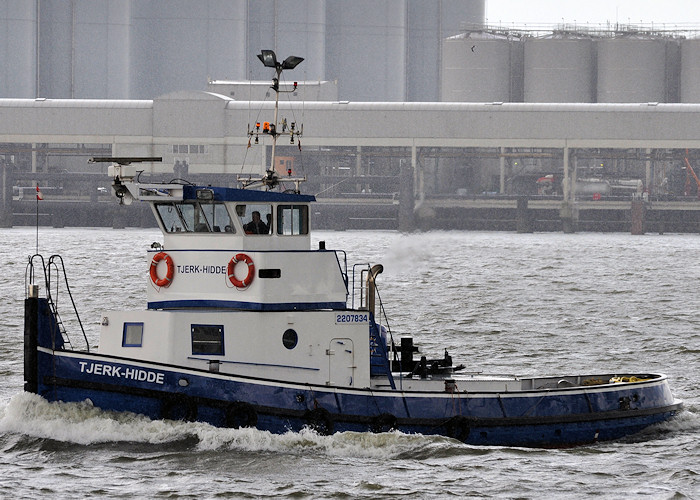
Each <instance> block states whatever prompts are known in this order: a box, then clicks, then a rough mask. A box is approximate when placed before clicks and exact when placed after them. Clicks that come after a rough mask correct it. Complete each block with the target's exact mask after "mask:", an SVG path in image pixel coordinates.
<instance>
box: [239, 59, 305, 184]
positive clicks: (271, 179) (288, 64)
mask: <svg viewBox="0 0 700 500" xmlns="http://www.w3.org/2000/svg"><path fill="white" fill-rule="evenodd" d="M258 59H260V62H262V63H263V65H265V67H268V68H274V70H275V76H274V78H272V85H271V86H270V88H271V89H272V90H274V91H275V114H274V119H273V122H272V123H268V122H265V123H264V124H263V129H262V133H263V134H266V135H269V136H270V137H272V155H271V156H272V159H271V161H270V166H269V168H268V169H267V170H266V171H265V175H263V176H262V177H261V178H259V179H254V178H252V177H250V176H247V177H244V178H242V177H241V176H239V177H238V181H239V182H242V183H243V187H244V188H247V187H252V186H259V185H263V186H265V187H266V188H267V189H272V188H274V187H275V186H277V184H279V182H280V181H281V180H285V181H292V182H294V185H295V192H297V193H298V192H299V183H300V182H302V181H305V180H306V177H292V176H291V170H290V171H289V172H288V173H289V176H288V177H285V178H283V179H280V177H279V175H278V174H277V172H276V171H275V157H276V149H277V137H279V136H280V135H282V134H287V133H289V136H290V141H291V143H292V144H294V138H295V136H296V137H299V136H301V129H298V128H297V127H296V123H294V122H292V123H291V125H290V126H289V131H287V120H283V121H282V132H278V131H277V125H278V123H279V121H278V120H279V100H280V92H294V91H295V90H296V89H297V82H294V88H292V90H280V76H281V75H282V71H284V70H285V69H294V68H296V67H297V66H298V65H299V63H301V62H302V61H303V60H304V58H303V57H297V56H289V57H287V58H286V59H285V60H284V61H282V62H279V61H277V56H276V55H275V52H274V51H272V50H262V51H261V52H260V54H258ZM260 133H261V131H260V123H256V124H255V129H254V130H249V131H248V137H249V138H251V137H253V136H254V137H255V143H256V144H257V143H258V137H259V134H260ZM297 140H298V139H297ZM248 144H249V145H250V141H249V142H248Z"/></svg>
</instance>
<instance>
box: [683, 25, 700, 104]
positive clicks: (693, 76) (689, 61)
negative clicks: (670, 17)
mask: <svg viewBox="0 0 700 500" xmlns="http://www.w3.org/2000/svg"><path fill="white" fill-rule="evenodd" d="M680 101H681V102H700V39H699V38H691V39H686V40H682V41H681V89H680Z"/></svg>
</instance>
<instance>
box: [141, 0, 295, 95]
mask: <svg viewBox="0 0 700 500" xmlns="http://www.w3.org/2000/svg"><path fill="white" fill-rule="evenodd" d="M246 5H247V4H246V1H245V0H234V1H230V2H226V8H223V4H222V3H221V2H212V1H206V2H188V1H183V0H179V1H176V2H168V3H162V2H142V1H139V2H134V3H132V4H131V48H130V56H131V61H130V62H131V68H130V69H131V71H130V90H131V97H132V98H136V99H153V98H154V97H156V96H159V95H163V94H166V93H168V92H173V91H177V90H182V89H203V88H204V86H205V85H206V82H207V76H214V77H217V78H221V77H228V78H238V79H243V78H246V77H247V75H246V60H245V55H246V22H247V18H246ZM273 10H274V9H273ZM261 48H270V47H269V46H268V47H256V48H255V49H256V50H255V51H254V52H253V51H251V52H252V54H251V57H255V55H254V54H257V53H259V52H260V49H261ZM285 57H286V56H285ZM257 64H258V65H260V62H259V61H258V62H257ZM260 66H261V65H260Z"/></svg>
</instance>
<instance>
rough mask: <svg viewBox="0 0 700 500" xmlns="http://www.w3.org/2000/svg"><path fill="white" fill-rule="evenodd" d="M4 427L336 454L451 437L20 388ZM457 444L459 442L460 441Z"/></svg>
mask: <svg viewBox="0 0 700 500" xmlns="http://www.w3.org/2000/svg"><path fill="white" fill-rule="evenodd" d="M0 432H3V433H17V434H24V435H28V436H32V437H37V438H43V439H52V440H56V441H61V442H69V443H77V444H83V445H88V444H93V443H109V442H134V443H150V444H159V443H168V442H175V441H180V440H183V439H186V438H191V437H195V438H196V439H197V449H199V450H203V451H204V450H207V451H208V450H227V449H230V450H243V451H263V452H265V451H275V452H284V453H297V452H308V451H313V452H316V453H321V454H326V455H330V456H345V457H367V458H379V459H382V458H391V457H396V456H399V455H401V454H403V453H407V452H409V453H410V452H411V451H412V450H424V449H425V448H426V446H429V445H430V444H431V443H433V444H435V445H437V446H445V445H446V444H447V443H448V442H451V440H448V439H446V438H441V437H427V436H422V435H420V434H403V433H401V432H387V433H380V434H371V433H362V432H342V433H336V434H333V435H331V436H322V435H319V434H318V433H316V432H314V431H312V430H308V429H303V430H302V431H301V432H291V431H290V432H286V433H284V434H272V433H270V432H267V431H261V430H258V429H250V428H244V429H223V428H218V427H214V426H211V425H209V424H204V423H199V422H195V423H187V422H175V421H170V420H150V419H148V418H146V417H144V416H142V415H136V414H133V413H115V412H106V411H102V410H100V409H99V408H95V407H94V406H93V405H92V404H91V403H90V401H84V402H81V403H62V402H57V403H49V402H48V401H46V400H45V399H43V398H42V397H40V396H37V395H36V394H30V393H26V392H23V393H20V394H17V395H15V396H13V397H12V399H11V400H10V401H9V403H8V404H7V406H5V407H4V408H0ZM454 444H455V445H457V446H459V444H457V443H456V442H454Z"/></svg>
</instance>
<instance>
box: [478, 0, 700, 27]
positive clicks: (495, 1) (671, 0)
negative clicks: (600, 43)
mask: <svg viewBox="0 0 700 500" xmlns="http://www.w3.org/2000/svg"><path fill="white" fill-rule="evenodd" d="M486 19H487V22H488V24H489V25H498V24H512V23H515V24H516V25H519V24H524V23H526V24H561V23H562V21H563V22H564V23H566V24H574V22H575V23H576V24H585V23H587V22H588V23H592V24H607V23H608V22H610V23H611V24H614V23H620V24H651V23H654V25H656V24H665V25H666V27H669V25H672V26H673V25H677V26H679V27H688V26H691V25H692V26H697V27H700V0H486Z"/></svg>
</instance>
